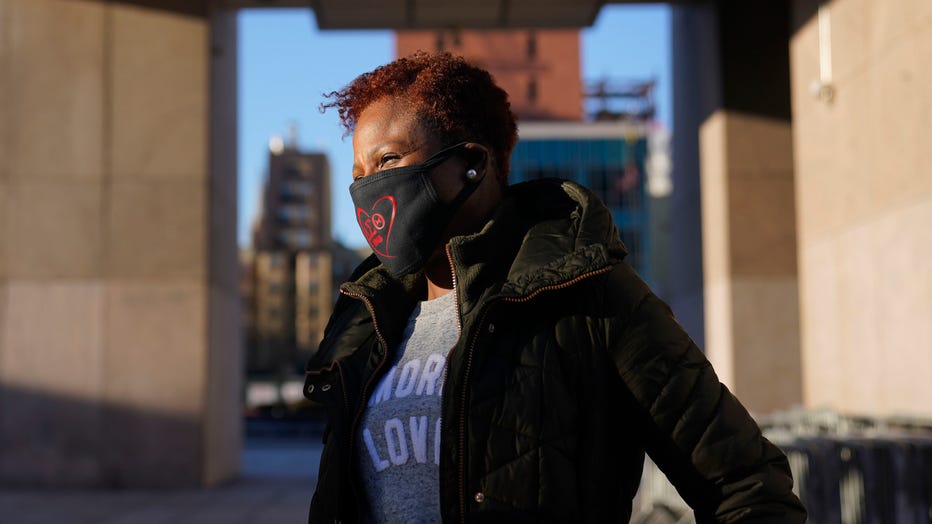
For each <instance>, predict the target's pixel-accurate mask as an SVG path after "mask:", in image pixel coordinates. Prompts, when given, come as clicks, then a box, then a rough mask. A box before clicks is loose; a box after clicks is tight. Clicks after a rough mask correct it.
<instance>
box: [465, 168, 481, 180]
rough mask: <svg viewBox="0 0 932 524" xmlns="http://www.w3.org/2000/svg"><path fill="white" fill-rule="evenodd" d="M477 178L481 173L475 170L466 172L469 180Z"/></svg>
mask: <svg viewBox="0 0 932 524" xmlns="http://www.w3.org/2000/svg"><path fill="white" fill-rule="evenodd" d="M477 176H479V173H478V172H477V171H476V170H475V169H467V170H466V178H467V179H468V180H475V179H476V177H477Z"/></svg>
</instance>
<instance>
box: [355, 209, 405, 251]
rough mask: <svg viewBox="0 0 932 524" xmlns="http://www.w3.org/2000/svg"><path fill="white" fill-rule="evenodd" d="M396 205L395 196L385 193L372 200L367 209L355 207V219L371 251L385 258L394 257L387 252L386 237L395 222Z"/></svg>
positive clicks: (388, 235) (390, 233) (389, 234)
mask: <svg viewBox="0 0 932 524" xmlns="http://www.w3.org/2000/svg"><path fill="white" fill-rule="evenodd" d="M396 207H397V206H396V205H395V197H393V196H391V195H385V196H383V197H381V198H379V199H378V200H376V201H375V202H373V203H372V207H371V208H369V210H368V211H366V210H365V209H363V208H361V207H357V208H356V221H358V222H359V228H360V229H362V234H363V236H365V237H366V242H369V247H371V248H372V251H375V252H376V254H378V255H381V256H383V257H385V258H395V257H394V256H392V255H389V254H388V239H389V237H391V235H392V226H393V225H394V224H395V209H396Z"/></svg>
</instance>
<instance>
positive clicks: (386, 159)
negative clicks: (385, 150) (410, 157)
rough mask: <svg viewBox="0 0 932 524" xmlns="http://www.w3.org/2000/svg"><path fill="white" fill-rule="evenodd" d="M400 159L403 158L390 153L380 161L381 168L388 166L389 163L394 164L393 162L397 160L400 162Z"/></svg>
mask: <svg viewBox="0 0 932 524" xmlns="http://www.w3.org/2000/svg"><path fill="white" fill-rule="evenodd" d="M399 158H401V156H399V155H397V154H395V153H389V154H386V155H382V158H380V159H379V167H382V166H384V165H385V164H387V163H389V162H393V161H395V160H398V159H399Z"/></svg>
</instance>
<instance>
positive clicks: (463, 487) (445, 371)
mask: <svg viewBox="0 0 932 524" xmlns="http://www.w3.org/2000/svg"><path fill="white" fill-rule="evenodd" d="M444 250H445V251H446V254H447V262H448V263H449V264H450V274H451V275H452V277H453V309H454V312H455V313H456V339H457V342H458V341H459V338H460V337H461V336H462V335H463V321H462V320H461V319H460V302H459V297H457V296H456V269H455V268H454V266H453V255H452V254H451V253H450V244H449V243H448V244H447V245H446V246H445V247H444ZM455 349H456V346H453V349H451V350H450V351H449V352H448V353H447V359H446V364H444V367H443V385H444V387H446V385H447V378H448V377H449V376H450V362H451V361H452V360H453V352H454V350H455ZM471 357H472V352H471V351H470V352H468V353H467V360H466V370H465V371H464V385H465V381H466V380H468V379H469V368H470V366H471V364H472V362H471V360H472V358H471ZM460 409H461V413H462V412H465V409H466V389H465V388H463V395H462V399H461V402H460ZM444 426H445V424H444V421H443V418H442V417H441V419H440V434H441V435H443V427H444ZM459 427H460V432H459V441H458V449H457V452H458V456H459V459H460V464H459V488H460V489H459V493H460V497H459V499H460V520H461V522H465V521H466V485H465V477H464V476H465V471H466V468H465V467H464V466H463V455H464V453H463V451H464V448H465V446H464V444H465V434H464V431H465V428H466V424H465V423H464V421H463V416H462V415H461V416H460V426H459Z"/></svg>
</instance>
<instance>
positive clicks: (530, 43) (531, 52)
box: [527, 31, 537, 62]
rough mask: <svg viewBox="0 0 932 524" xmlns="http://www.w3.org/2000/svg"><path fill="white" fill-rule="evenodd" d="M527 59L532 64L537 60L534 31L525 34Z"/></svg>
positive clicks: (535, 34)
mask: <svg viewBox="0 0 932 524" xmlns="http://www.w3.org/2000/svg"><path fill="white" fill-rule="evenodd" d="M527 59H528V60H530V61H532V62H533V61H534V60H535V59H537V33H535V32H534V31H529V32H528V34H527Z"/></svg>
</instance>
